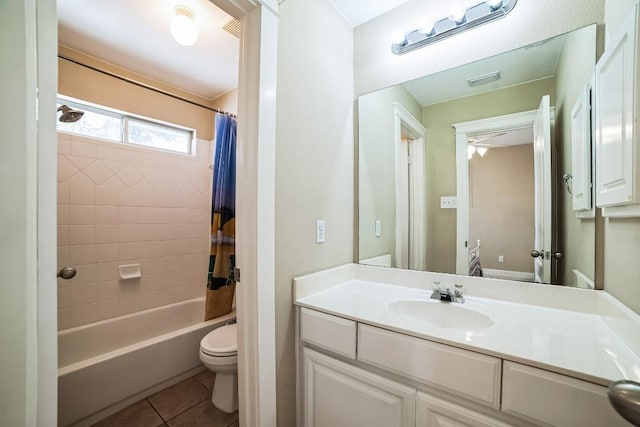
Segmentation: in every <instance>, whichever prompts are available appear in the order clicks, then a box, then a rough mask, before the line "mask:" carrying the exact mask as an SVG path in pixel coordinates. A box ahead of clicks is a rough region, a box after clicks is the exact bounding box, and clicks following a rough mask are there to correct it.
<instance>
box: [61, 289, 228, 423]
mask: <svg viewBox="0 0 640 427" xmlns="http://www.w3.org/2000/svg"><path fill="white" fill-rule="evenodd" d="M203 316H204V298H197V299H192V300H189V301H183V302H179V303H176V304H171V305H167V306H164V307H158V308H154V309H151V310H145V311H142V312H139V313H133V314H129V315H126V316H121V317H117V318H115V319H109V320H104V321H101V322H95V323H91V324H88V325H83V326H78V327H76V328H71V329H66V330H63V331H60V332H59V333H58V425H60V426H67V425H78V426H82V425H90V424H92V423H93V422H96V421H98V420H100V419H102V418H104V417H106V416H108V415H109V414H111V413H114V412H116V411H118V410H120V409H122V408H124V407H126V406H128V405H130V404H131V403H134V402H136V401H138V400H140V399H142V398H144V397H146V396H149V395H151V394H153V393H155V392H157V391H159V390H161V389H162V388H164V387H167V386H169V385H171V384H173V383H176V382H178V381H181V380H182V379H184V378H187V377H189V376H190V375H193V374H195V373H197V372H198V371H200V370H203V367H202V364H201V363H200V359H199V357H198V351H199V348H200V347H199V344H200V340H201V339H202V337H204V336H205V335H206V334H207V333H209V332H210V331H212V330H213V329H215V328H217V327H220V326H222V325H224V324H225V323H227V322H228V321H229V320H230V319H232V318H234V317H235V313H231V314H228V315H226V316H223V317H219V318H217V319H213V320H209V321H207V322H203V321H202V318H203Z"/></svg>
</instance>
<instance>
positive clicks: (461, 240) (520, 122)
mask: <svg viewBox="0 0 640 427" xmlns="http://www.w3.org/2000/svg"><path fill="white" fill-rule="evenodd" d="M537 113H538V110H537V109H535V110H531V111H524V112H521V113H514V114H506V115H502V116H496V117H489V118H486V119H480V120H473V121H469V122H461V123H454V124H453V125H451V126H452V127H453V128H454V130H455V135H456V194H457V198H456V199H457V200H456V203H457V215H456V274H461V275H464V276H467V275H469V254H468V250H469V248H468V247H467V245H465V243H468V241H469V158H468V153H467V145H468V143H469V137H470V136H476V135H481V134H487V133H494V132H495V133H498V132H505V131H511V130H518V129H526V128H532V127H533V121H534V120H535V117H536V114H537ZM554 116H555V112H554V107H551V121H552V122H553V117H554Z"/></svg>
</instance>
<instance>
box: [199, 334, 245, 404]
mask: <svg viewBox="0 0 640 427" xmlns="http://www.w3.org/2000/svg"><path fill="white" fill-rule="evenodd" d="M237 330H238V329H237V325H236V324H235V323H234V324H232V325H225V326H222V327H221V328H218V329H215V330H213V331H211V332H209V333H208V334H207V335H206V336H205V337H204V338H202V340H201V341H200V360H201V361H202V363H203V364H204V366H206V367H207V368H208V369H210V370H212V371H213V372H215V373H216V378H215V382H214V383H213V392H212V393H211V403H213V406H215V407H216V408H218V409H219V410H221V411H223V412H227V413H231V412H235V411H237V410H238V335H237Z"/></svg>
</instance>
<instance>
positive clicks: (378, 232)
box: [376, 219, 382, 237]
mask: <svg viewBox="0 0 640 427" xmlns="http://www.w3.org/2000/svg"><path fill="white" fill-rule="evenodd" d="M380 236H382V221H380V220H379V219H376V237H380Z"/></svg>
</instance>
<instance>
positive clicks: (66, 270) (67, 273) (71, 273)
mask: <svg viewBox="0 0 640 427" xmlns="http://www.w3.org/2000/svg"><path fill="white" fill-rule="evenodd" d="M58 277H60V278H61V279H65V280H69V279H73V278H74V277H76V269H75V268H73V267H62V268H61V269H60V271H58Z"/></svg>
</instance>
